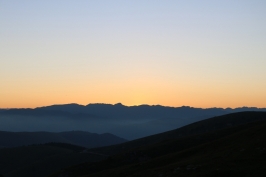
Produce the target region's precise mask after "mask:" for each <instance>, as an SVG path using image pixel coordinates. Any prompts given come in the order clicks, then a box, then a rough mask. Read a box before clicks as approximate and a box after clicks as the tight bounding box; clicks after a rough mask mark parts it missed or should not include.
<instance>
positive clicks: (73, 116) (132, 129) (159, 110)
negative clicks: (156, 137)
mask: <svg viewBox="0 0 266 177" xmlns="http://www.w3.org/2000/svg"><path fill="white" fill-rule="evenodd" d="M242 111H266V108H256V107H241V108H234V109H232V108H226V109H224V108H204V109H203V108H193V107H189V106H182V107H166V106H161V105H139V106H124V105H123V104H121V103H117V104H114V105H112V104H101V103H99V104H88V105H86V106H83V105H79V104H74V103H73V104H62V105H51V106H44V107H37V108H34V109H32V108H28V109H26V108H13V109H0V130H2V131H11V132H23V131H24V132H25V131H26V132H36V131H47V132H63V131H73V130H75V131H77V130H78V131H87V132H91V133H98V134H103V133H111V134H114V135H116V136H119V137H121V138H125V139H127V140H133V139H137V138H141V137H145V136H149V135H153V134H157V133H161V132H164V131H168V130H172V129H176V128H179V127H182V126H184V125H187V124H190V123H193V122H197V121H200V120H203V119H207V118H210V117H214V116H220V115H224V114H229V113H234V112H242Z"/></svg>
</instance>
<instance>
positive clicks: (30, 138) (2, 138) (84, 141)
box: [0, 131, 127, 148]
mask: <svg viewBox="0 0 266 177" xmlns="http://www.w3.org/2000/svg"><path fill="white" fill-rule="evenodd" d="M126 141H127V140H125V139H123V138H120V137H117V136H115V135H112V134H109V133H104V134H96V133H89V132H83V131H69V132H59V133H52V132H5V131H0V147H18V146H28V145H33V144H45V143H51V142H56V143H68V144H73V145H78V146H82V147H86V148H95V147H102V146H109V145H114V144H119V143H123V142H126Z"/></svg>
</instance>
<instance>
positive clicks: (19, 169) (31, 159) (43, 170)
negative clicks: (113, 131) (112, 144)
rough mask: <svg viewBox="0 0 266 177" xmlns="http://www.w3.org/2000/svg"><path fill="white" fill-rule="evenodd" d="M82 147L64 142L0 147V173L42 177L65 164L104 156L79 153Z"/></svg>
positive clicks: (10, 175) (99, 158)
mask: <svg viewBox="0 0 266 177" xmlns="http://www.w3.org/2000/svg"><path fill="white" fill-rule="evenodd" d="M83 149H84V148H82V147H78V146H74V145H70V144H65V143H49V144H45V145H34V146H24V147H15V148H4V149H0V174H3V175H4V177H36V176H38V177H44V176H46V175H48V174H50V173H53V172H54V171H57V170H60V169H62V168H65V167H67V166H71V165H75V164H79V163H83V162H93V161H98V160H101V159H104V158H105V157H104V156H100V155H97V154H89V153H81V152H80V151H81V150H83Z"/></svg>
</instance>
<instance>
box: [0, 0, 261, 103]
mask: <svg viewBox="0 0 266 177" xmlns="http://www.w3.org/2000/svg"><path fill="white" fill-rule="evenodd" d="M0 23H1V28H0V38H1V41H0V47H1V50H0V64H1V65H0V82H1V83H2V84H1V87H2V89H1V92H0V97H1V98H3V99H1V100H0V107H35V106H40V105H47V104H55V103H69V102H77V103H80V104H87V103H92V102H104V103H112V104H113V103H116V102H122V103H124V104H126V105H135V104H163V105H170V106H182V105H190V106H198V107H213V106H217V107H237V106H258V107H265V106H266V105H265V101H264V100H265V99H266V93H265V90H266V82H265V80H266V68H265V66H266V51H265V48H266V1H263V0H253V1H251V0H231V1H229V0H223V1H211V0H209V1H204V0H203V1H196V0H194V1H193V0H188V1H170V0H164V1H156V0H153V1H152V0H142V1H140V0H135V1H122V0H121V1H116V0H114V1H85V0H84V1H81V0H79V1H68V0H67V1H66V0H64V1H58V0H53V1H51V0H47V1H30V0H28V1H14V0H9V1H3V0H1V1H0Z"/></svg>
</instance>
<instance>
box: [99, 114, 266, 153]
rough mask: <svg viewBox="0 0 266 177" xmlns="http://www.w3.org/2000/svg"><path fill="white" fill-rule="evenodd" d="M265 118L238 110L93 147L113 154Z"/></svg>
mask: <svg viewBox="0 0 266 177" xmlns="http://www.w3.org/2000/svg"><path fill="white" fill-rule="evenodd" d="M261 120H266V112H254V111H248V112H238V113H232V114H226V115H222V116H217V117H213V118H209V119H205V120H202V121H198V122H195V123H192V124H189V125H186V126H184V127H181V128H178V129H175V130H171V131H167V132H164V133H160V134H155V135H151V136H148V137H144V138H140V139H137V140H133V141H129V142H126V143H123V144H119V145H113V146H109V147H103V148H97V149H95V150H96V151H97V152H98V153H104V154H107V155H111V154H115V153H118V152H121V151H124V150H127V149H132V148H136V147H139V146H144V145H150V144H154V143H158V142H160V141H165V140H168V139H179V138H182V137H185V136H191V135H197V134H202V133H208V132H213V131H217V130H221V129H225V128H230V127H235V126H238V125H242V124H247V123H250V122H257V121H261Z"/></svg>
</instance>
